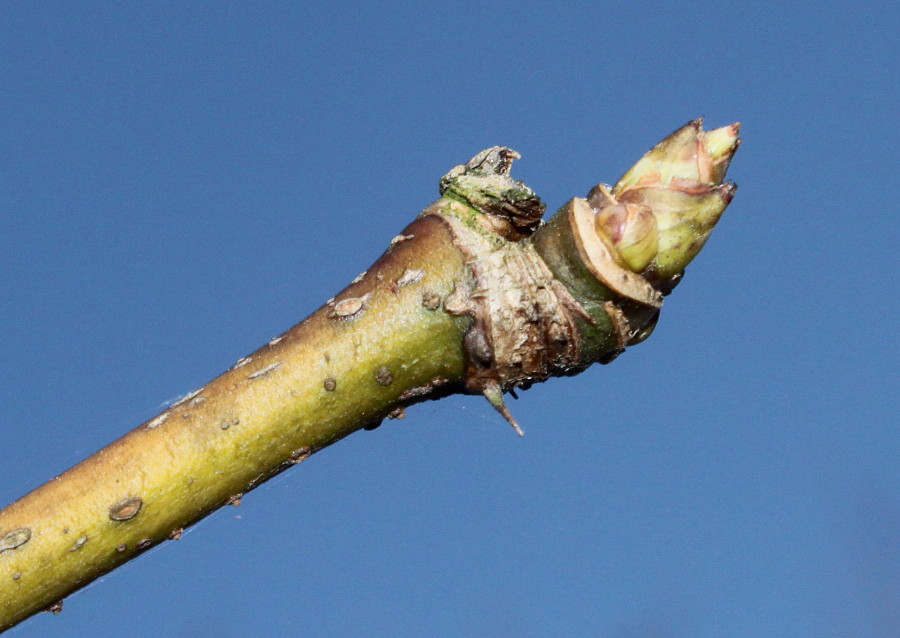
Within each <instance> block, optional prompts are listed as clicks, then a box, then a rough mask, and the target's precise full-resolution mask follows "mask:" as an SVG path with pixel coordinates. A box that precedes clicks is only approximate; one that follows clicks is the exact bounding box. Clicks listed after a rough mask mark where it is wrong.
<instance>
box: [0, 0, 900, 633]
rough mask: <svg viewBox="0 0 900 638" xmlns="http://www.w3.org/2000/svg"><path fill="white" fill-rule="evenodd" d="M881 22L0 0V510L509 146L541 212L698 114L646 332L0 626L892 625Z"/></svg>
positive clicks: (289, 308)
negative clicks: (698, 201) (689, 187)
mask: <svg viewBox="0 0 900 638" xmlns="http://www.w3.org/2000/svg"><path fill="white" fill-rule="evenodd" d="M898 14H900V12H898V9H897V5H896V3H888V2H884V3H879V2H860V3H848V4H846V5H844V4H839V3H824V4H823V3H821V2H816V3H812V2H795V3H770V2H758V3H750V2H746V3H646V4H643V3H635V2H627V3H594V2H572V3H558V2H553V3H550V2H523V3H509V4H505V5H500V4H496V3H473V2H464V1H463V2H453V3H399V2H398V3H356V2H339V1H338V2H335V1H331V2H303V3H299V2H297V3H293V2H291V3H288V2H284V3H268V2H257V3H200V2H197V3H168V2H166V3H158V2H151V3H118V2H116V3H103V2H79V3H69V2H40V3H36V2H9V1H7V2H4V3H3V4H2V6H0V87H2V88H0V149H2V150H0V352H2V355H3V358H4V362H3V366H2V369H0V441H2V443H0V449H2V455H0V504H5V503H8V502H10V501H12V500H14V499H15V498H17V497H19V496H21V495H22V494H24V493H25V492H26V491H28V490H30V489H32V488H34V487H35V486H37V485H38V484H40V483H42V482H43V481H45V480H47V479H49V478H51V477H52V476H54V475H56V474H58V473H59V472H61V471H63V470H64V469H66V468H67V467H69V466H71V465H73V464H74V463H76V462H78V461H79V460H81V459H82V458H83V457H85V456H87V455H88V454H90V453H92V452H93V451H95V450H96V449H98V448H100V447H102V446H103V445H104V444H106V443H108V442H110V441H111V440H113V439H115V438H117V437H118V436H120V435H121V434H123V433H124V432H126V431H127V430H129V429H131V428H133V427H135V426H136V425H138V424H139V423H141V422H143V421H145V420H147V419H148V418H150V417H152V416H153V415H154V414H156V413H157V412H159V411H160V410H161V409H162V408H164V407H165V405H166V404H167V402H168V401H171V400H173V399H175V398H177V397H178V396H180V395H182V394H184V393H185V392H187V391H189V390H192V389H193V388H196V387H199V386H200V385H202V384H203V383H205V382H206V381H207V380H209V379H210V378H212V377H214V376H216V375H217V374H218V373H219V372H221V371H224V370H225V369H226V368H227V367H228V366H230V365H231V364H232V363H233V362H234V361H235V360H236V359H237V358H239V357H241V356H243V355H245V354H247V353H249V352H251V351H252V350H254V349H255V348H257V347H258V346H260V345H262V344H263V343H265V342H266V341H267V340H268V339H269V338H270V337H272V336H274V335H276V334H279V333H281V332H282V331H284V330H285V329H287V328H288V327H290V326H291V325H293V324H294V323H296V322H297V321H299V320H300V319H302V318H303V317H305V316H306V315H307V314H309V313H310V312H312V311H313V310H315V309H316V308H317V307H318V306H319V305H321V304H322V303H323V302H324V301H325V300H326V299H327V298H329V297H330V296H332V295H333V294H334V293H335V292H337V291H338V290H340V289H341V288H342V287H343V286H344V285H345V284H346V283H347V282H349V280H350V279H352V278H353V277H354V276H355V275H356V274H357V273H359V272H360V271H361V270H363V269H365V268H366V267H367V266H368V265H369V264H370V263H371V262H372V261H373V260H374V259H375V258H377V257H378V255H379V254H380V253H381V252H382V251H383V249H384V248H385V247H386V246H387V243H388V241H389V240H390V238H391V237H392V236H393V235H394V234H395V233H396V232H397V231H399V230H400V229H402V228H403V227H404V226H405V225H406V224H407V223H408V222H409V221H410V220H411V219H412V218H413V216H415V215H416V214H417V212H418V211H419V210H420V209H421V208H423V207H424V206H425V205H427V204H428V203H429V202H431V201H432V200H433V199H434V198H435V197H436V196H437V182H438V178H439V177H440V176H441V175H443V174H444V173H445V172H446V171H447V170H448V169H449V168H450V167H452V166H453V165H455V164H458V163H461V162H464V161H465V160H467V159H469V158H470V157H471V156H472V155H474V154H475V153H476V152H477V151H479V150H481V149H483V148H485V147H488V146H491V145H495V144H503V145H507V146H510V147H512V148H514V149H516V150H518V151H519V152H521V153H522V159H521V160H519V161H518V162H517V163H516V164H515V166H514V167H513V175H514V176H515V177H518V178H520V179H523V180H525V181H526V182H527V183H528V184H529V185H530V186H532V187H533V188H534V189H535V190H536V191H537V192H538V193H539V194H541V196H542V197H543V198H544V200H545V201H546V202H547V203H548V206H549V208H550V209H551V210H553V209H555V208H556V207H558V206H559V205H561V204H562V203H564V202H565V201H566V200H567V199H569V198H570V197H572V196H574V195H583V194H585V193H586V192H587V190H588V189H589V188H590V187H591V186H593V185H594V184H595V183H597V182H598V181H607V182H612V181H614V180H615V179H616V178H617V177H618V176H619V175H620V174H621V173H622V172H623V171H624V170H625V169H626V168H627V167H628V166H629V165H630V164H631V163H632V162H634V161H635V160H637V159H638V158H639V157H640V155H641V154H642V153H643V152H644V151H646V150H647V149H648V148H649V147H650V146H651V145H652V144H654V143H655V142H656V141H658V140H659V139H661V138H662V137H664V136H665V135H666V134H668V133H669V132H671V131H672V130H673V129H675V128H677V127H678V126H680V125H682V124H683V123H685V122H686V121H688V120H690V119H693V118H695V117H697V116H701V115H703V116H705V117H706V118H707V119H706V122H707V126H708V127H710V128H711V127H715V126H721V125H723V124H727V123H729V122H731V121H734V120H740V121H741V122H742V123H743V128H742V137H743V145H742V146H741V148H740V150H739V152H738V154H737V156H736V158H735V160H734V162H733V164H732V167H731V170H730V173H729V175H730V177H731V178H732V179H734V180H735V181H736V182H737V183H738V184H739V185H740V188H739V190H738V193H737V196H736V198H735V200H734V202H733V203H732V205H731V207H730V208H729V209H728V211H727V212H726V214H725V216H724V217H723V219H722V222H721V224H720V225H719V227H718V228H717V229H716V231H715V232H714V234H713V236H712V238H711V240H710V242H709V243H708V245H707V247H706V248H705V249H704V251H703V253H702V254H701V255H700V257H699V258H698V259H697V260H696V261H695V262H694V264H692V265H691V267H690V268H689V269H688V272H687V276H686V277H685V280H684V282H683V283H682V284H681V285H680V286H679V288H678V289H677V290H676V291H675V294H673V295H672V296H671V297H669V298H668V299H667V301H666V307H665V309H664V311H663V314H662V318H661V321H660V325H659V327H658V328H657V330H656V332H655V334H654V335H653V337H652V338H651V339H650V340H649V341H647V342H646V343H644V344H641V345H640V346H638V347H636V348H634V349H633V350H629V352H627V353H626V354H625V355H623V356H622V357H620V358H619V359H618V360H616V361H615V362H614V363H613V364H612V365H609V366H595V367H593V368H591V369H590V370H588V371H587V372H585V373H584V374H582V375H580V376H578V377H575V378H567V379H561V380H552V381H550V382H548V383H545V384H542V385H539V386H536V387H534V388H533V389H531V390H529V391H528V392H525V393H523V394H521V395H520V399H519V400H518V401H514V402H512V404H511V406H510V407H511V409H512V410H513V411H514V413H515V414H516V415H517V417H518V419H519V421H520V422H521V424H522V426H523V428H524V429H525V432H526V435H525V437H524V438H523V439H519V438H518V437H516V436H515V435H514V434H513V433H512V431H511V429H510V428H509V426H508V425H507V424H506V423H505V422H504V421H503V420H502V419H501V418H500V417H499V416H498V415H497V414H496V413H494V411H493V410H492V409H491V408H490V407H489V406H488V404H487V403H486V402H485V401H484V400H483V399H479V398H478V397H453V398H449V399H446V400H443V401H440V402H430V403H427V404H423V405H419V406H416V407H414V408H412V409H410V410H408V412H407V417H406V419H404V420H402V421H390V422H387V423H386V424H385V426H383V427H381V428H379V429H377V430H375V431H373V432H361V433H357V434H355V435H353V436H351V437H349V438H348V439H345V440H344V441H342V442H340V443H339V444H337V445H335V446H333V447H331V448H328V449H326V450H325V451H323V452H321V453H319V454H317V455H315V456H314V457H313V458H311V459H310V460H309V461H307V462H305V463H303V464H302V465H301V466H300V467H298V468H296V469H293V470H291V471H289V472H287V473H286V474H284V475H282V476H281V477H280V478H278V479H276V480H274V481H272V482H270V483H268V484H266V485H264V486H263V487H261V488H260V489H258V490H256V491H254V492H252V493H250V494H249V495H248V496H246V497H245V498H244V501H243V505H242V506H241V507H239V508H226V509H225V510H223V511H220V512H218V513H217V514H215V515H214V516H212V517H211V518H209V519H206V520H205V521H203V522H202V523H200V524H199V525H197V526H196V527H195V528H194V529H192V530H191V531H190V532H189V533H187V534H186V535H185V536H184V538H182V539H181V540H180V541H179V542H171V543H165V544H164V545H163V546H161V547H158V548H156V549H155V550H153V551H151V552H149V553H148V554H146V555H144V556H143V557H142V558H140V559H139V560H137V561H136V562H134V563H132V564H129V565H126V566H125V567H123V568H120V569H119V570H117V571H116V572H114V573H113V574H111V575H108V576H106V577H104V578H103V579H102V580H100V581H99V582H97V583H96V584H94V585H93V586H91V587H90V588H88V589H87V590H84V591H82V592H80V593H78V594H77V595H75V596H73V597H70V598H69V599H67V600H66V601H65V607H64V609H63V612H62V614H61V615H59V616H52V615H50V614H42V615H40V616H38V617H36V618H33V619H31V620H30V621H28V622H26V623H24V624H23V625H20V626H19V627H18V628H17V629H16V630H14V631H11V632H10V633H9V635H10V636H15V637H16V638H30V637H41V638H53V637H56V636H65V637H71V636H97V637H101V636H102V637H105V636H126V635H127V636H130V637H132V638H139V637H145V636H146V637H149V636H154V637H158V636H173V637H179V638H180V637H185V638H187V637H193V636H197V635H208V636H217V637H221V638H239V637H245V636H276V635H279V636H280V635H303V636H315V637H332V636H333V637H339V636H362V635H366V636H438V637H444V636H446V637H459V636H485V637H506V636H511V637H512V636H515V637H517V638H522V637H539V636H600V637H604V638H605V637H609V638H722V637H729V638H745V637H746V638H759V637H762V636H790V637H792V638H806V637H809V638H813V637H815V638H823V637H824V638H832V637H834V638H838V637H854V638H856V637H861V636H866V637H872V638H897V637H898V636H900V500H898V494H900V463H898V461H900V428H898V421H900V419H898V414H900V405H898V394H900V392H898V391H900V384H898V376H900V375H898V366H897V360H898V355H900V351H898V350H900V348H898V339H897V336H896V334H895V331H896V328H897V316H898V314H900V307H898V301H897V297H898V278H897V272H898V260H897V249H896V243H897V204H896V197H897V195H896V194H897V191H898V190H900V179H898V177H897V170H898V166H900V162H898V159H900V158H898V152H897V148H898V136H897V128H898V127H897V124H898V120H897V103H898V101H900V89H898V82H897V68H898V62H900V60H898V54H897V41H896V31H895V30H896V25H897V22H898V19H900V15H898Z"/></svg>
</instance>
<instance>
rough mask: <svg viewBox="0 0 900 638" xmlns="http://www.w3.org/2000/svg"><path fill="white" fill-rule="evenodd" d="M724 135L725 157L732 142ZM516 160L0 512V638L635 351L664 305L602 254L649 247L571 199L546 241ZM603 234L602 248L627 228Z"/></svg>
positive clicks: (490, 170) (496, 159)
mask: <svg viewBox="0 0 900 638" xmlns="http://www.w3.org/2000/svg"><path fill="white" fill-rule="evenodd" d="M692 130H694V131H695V132H694V133H693V135H694V137H693V138H690V140H693V139H695V138H697V136H698V135H700V133H698V132H697V131H699V125H697V126H694V128H693V129H692ZM726 132H727V133H728V135H725V138H726V141H729V140H730V143H731V145H732V146H731V149H732V151H731V152H733V148H734V147H735V146H736V128H735V127H732V129H729V131H726ZM723 135H724V134H717V136H712V137H711V140H712V142H716V144H718V141H719V138H721V137H723ZM682 137H684V136H682ZM690 140H689V141H690ZM704 140H705V138H702V139H701V141H704ZM712 142H710V144H711V145H712V146H715V149H718V147H719V146H721V144H718V146H717V145H715V144H712ZM704 143H705V142H704ZM660 148H662V149H663V150H662V151H660V150H659V149H660ZM666 148H667V147H657V148H656V149H654V151H653V152H654V153H656V154H655V155H648V156H647V157H650V159H652V160H653V162H650V161H649V160H646V157H645V160H646V161H644V165H645V166H649V167H650V168H651V169H654V170H655V167H656V166H658V165H660V164H659V163H660V162H663V164H662V165H663V166H665V164H664V160H665V158H663V159H659V158H658V157H657V156H658V155H660V153H663V151H666ZM679 148H680V147H679ZM666 152H668V151H666ZM717 153H718V155H715V156H714V157H713V159H715V160H716V161H717V162H718V164H715V163H711V164H710V165H711V166H713V168H714V169H715V170H713V173H712V174H713V175H714V177H715V178H716V179H717V180H721V177H722V175H724V168H722V167H721V166H722V164H723V163H725V164H727V160H729V159H730V154H729V155H727V157H726V155H725V154H723V153H721V152H719V151H717ZM517 157H518V154H517V153H515V151H511V150H510V149H506V148H504V147H493V148H490V149H487V150H485V151H483V152H482V153H479V154H478V155H476V156H475V157H474V158H472V160H470V161H469V162H467V163H466V164H463V165H460V166H457V167H455V168H454V169H452V170H451V171H450V172H449V173H448V174H447V175H445V176H444V178H443V179H442V180H441V193H442V195H443V196H442V197H441V198H440V199H438V200H437V201H436V202H434V203H433V204H432V205H431V206H429V207H428V208H426V209H425V210H424V211H423V212H422V214H421V215H420V216H419V217H418V218H417V219H416V220H415V221H414V222H413V223H412V224H410V225H409V226H408V227H407V228H406V229H405V230H404V231H403V232H402V233H401V234H400V235H397V236H396V237H395V238H394V240H393V241H392V242H391V245H390V247H389V248H388V250H387V251H386V252H385V254H384V255H383V256H382V257H381V258H380V259H379V260H378V261H377V262H376V263H375V264H374V265H373V266H372V267H371V268H370V269H369V270H368V271H367V272H366V273H365V274H364V275H361V276H360V277H358V278H357V279H356V280H354V281H353V282H352V283H351V284H350V285H349V286H348V287H347V288H346V289H344V290H343V291H342V292H341V293H339V294H338V295H337V296H336V297H335V298H334V299H332V300H329V302H328V303H326V304H325V305H324V306H323V307H322V308H320V309H319V310H317V311H316V312H315V313H313V314H312V315H311V316H310V317H308V318H307V319H305V320H304V321H302V322H301V323H299V324H297V325H296V326H294V327H293V328H292V329H291V330H289V331H288V332H286V333H284V334H283V335H281V336H280V337H277V338H275V339H273V340H272V341H270V342H269V343H268V344H266V345H265V346H263V347H262V348H260V349H259V350H257V351H256V352H254V353H253V354H251V355H250V356H248V357H245V358H243V359H240V360H239V361H238V362H237V363H236V364H235V365H234V366H233V367H232V368H231V369H229V370H228V371H227V372H225V373H224V374H222V375H221V376H219V377H217V378H215V379H213V380H212V381H210V382H209V383H208V384H206V385H204V386H203V387H201V388H198V389H197V390H195V391H194V392H191V393H190V394H188V395H187V396H186V397H184V398H183V399H181V400H180V401H178V402H177V403H175V404H174V405H172V406H171V407H169V408H168V409H167V410H165V411H164V412H162V413H160V414H159V415H157V416H156V417H154V418H153V419H151V420H150V421H148V422H146V423H144V424H142V425H141V426H139V427H138V428H136V429H135V430H133V431H131V432H130V433H128V434H126V435H125V436H123V437H122V438H120V439H119V440H117V441H115V442H113V443H111V444H110V445H108V446H107V447H105V448H103V449H102V450H100V451H98V452H97V453H95V454H94V455H92V456H91V457H89V458H88V459H86V460H84V461H83V462H81V463H79V464H78V465H76V466H75V467H73V468H71V469H70V470H68V471H66V472H64V473H63V474H61V475H60V476H57V477H55V478H53V479H52V480H50V481H49V482H47V483H46V484H44V485H42V486H40V487H38V488H37V489H36V490H34V491H32V492H31V493H29V494H27V495H25V496H23V497H22V498H20V499H19V500H17V501H15V502H14V503H12V504H10V505H9V506H7V507H6V508H4V509H3V510H0V631H2V630H3V629H6V628H9V627H12V626H13V625H15V624H16V623H18V622H20V621H22V620H24V619H25V618H27V617H29V616H30V615H32V614H34V613H35V612H37V611H40V610H42V609H50V610H53V611H58V610H59V609H60V608H61V600H62V598H64V597H65V596H67V595H68V594H70V593H72V592H73V591H75V590H77V589H79V588H80V587H83V586H84V585H86V584H88V583H89V582H91V581H92V580H94V579H95V578H97V577H98V576H100V575H102V574H104V573H106V572H109V571H110V570H112V569H114V568H115V567H116V566H118V565H120V564H122V563H124V562H125V561H127V560H129V559H131V558H133V557H135V556H137V555H138V554H140V553H142V552H143V551H145V550H147V549H148V548H150V547H152V546H154V545H156V544H158V543H160V542H162V541H165V540H167V539H177V538H178V537H179V536H180V534H181V531H182V530H183V529H184V528H185V527H186V526H188V525H190V524H192V523H194V522H196V521H197V520H199V519H201V518H203V517H204V516H206V515H208V514H210V513H211V512H213V511H214V510H215V509H217V508H219V507H221V506H222V505H225V504H228V503H232V504H236V503H237V502H239V500H240V497H241V495H242V494H243V493H245V492H247V491H249V490H252V489H253V488H255V487H257V486H258V485H259V484H260V483H262V482H263V481H265V480H267V479H268V478H271V477H272V476H274V475H276V474H278V473H279V472H281V471H283V470H284V469H286V468H288V467H291V466H292V465H295V464H297V463H298V462H300V461H302V460H303V459H305V458H306V457H308V456H309V455H310V454H312V453H313V452H315V451H317V450H319V449H321V448H323V447H325V446H326V445H329V444H331V443H333V442H335V441H337V440H339V439H341V438H343V437H344V436H347V435H348V434H350V433H351V432H354V431H355V430H358V429H360V428H363V427H367V428H371V427H374V426H377V425H378V424H379V423H380V422H381V420H382V419H384V418H386V417H390V416H400V415H401V414H402V410H403V408H404V407H406V406H409V405H411V404H413V403H416V402H418V401H421V400H425V399H428V398H434V397H438V396H443V395H445V394H447V393H450V392H460V391H461V392H468V393H480V394H483V395H484V396H485V397H487V399H488V400H489V401H490V402H491V404H492V405H493V406H494V407H496V408H497V409H498V410H499V411H500V412H501V413H502V414H503V415H504V416H505V417H506V418H507V419H508V420H509V421H510V422H511V423H512V424H513V425H514V427H516V429H517V430H518V431H519V432H520V433H521V430H519V428H518V425H517V424H516V423H515V421H514V420H513V418H512V416H511V415H510V414H509V411H508V410H507V409H506V407H505V405H504V403H503V392H505V391H509V390H512V389H514V388H527V387H528V386H530V385H531V384H532V383H535V382H538V381H543V380H545V379H547V378H548V377H550V376H554V375H567V374H573V373H575V372H578V371H580V370H582V369H584V368H585V367H587V366H589V365H590V364H592V363H594V362H598V361H599V362H602V363H606V362H608V361H610V360H612V359H613V358H615V356H617V355H618V354H619V353H620V352H622V351H623V350H624V348H625V346H626V345H629V344H631V343H635V342H637V341H639V340H641V339H642V338H644V337H645V336H646V335H647V334H649V330H651V329H652V326H653V322H654V321H655V318H656V316H657V314H658V311H659V307H660V305H661V303H662V295H661V294H660V292H659V291H658V290H656V289H655V288H653V287H652V286H651V285H650V284H649V283H648V280H647V279H645V278H644V277H643V276H642V275H641V274H637V273H634V272H631V271H630V270H628V268H626V267H624V266H623V260H622V259H621V256H622V255H621V253H616V250H617V248H616V246H615V241H619V243H620V245H621V246H622V247H624V248H626V249H629V250H632V252H635V251H637V252H640V250H643V249H644V247H645V245H646V246H652V245H653V243H652V242H651V243H647V242H644V243H641V241H642V240H641V237H640V233H637V232H632V233H631V234H630V235H629V234H627V233H626V234H624V235H622V236H623V237H625V238H626V239H627V241H623V240H622V239H621V237H619V238H618V239H615V238H614V239H608V238H605V237H604V235H603V233H599V234H598V233H597V231H596V228H595V218H596V209H594V208H592V207H591V206H592V204H591V203H590V202H589V201H588V200H585V199H579V198H575V199H573V200H571V201H570V202H569V203H567V204H566V205H565V206H563V207H562V208H561V209H560V210H559V211H558V212H557V213H556V214H555V215H554V216H553V217H552V218H551V219H550V221H549V222H548V223H546V224H544V225H541V221H540V217H541V214H542V213H543V210H544V205H543V203H542V202H541V201H540V199H539V198H538V197H537V196H536V195H535V194H534V193H533V192H532V191H531V189H529V188H528V187H527V186H525V185H524V184H522V183H521V182H517V181H514V180H513V179H512V178H510V177H509V168H510V164H511V162H512V160H513V159H515V158H517ZM642 170H644V169H642ZM647 170H649V169H647ZM711 170H712V169H711ZM645 172H646V171H645ZM630 175H631V174H630ZM634 175H638V172H634ZM638 177H639V175H638ZM638 177H635V178H634V181H635V183H636V184H643V182H642V181H641V180H640V179H638ZM696 190H697V189H695V188H694V189H689V190H688V191H686V192H688V194H690V193H693V192H694V191H696ZM708 190H709V192H710V193H714V191H713V190H711V189H708ZM732 190H733V189H732ZM592 192H593V191H592ZM598 192H599V193H600V194H602V195H603V196H604V197H606V200H609V202H608V203H609V206H614V205H618V204H616V202H615V201H613V200H612V199H610V198H611V197H612V195H608V194H607V192H606V191H605V190H603V189H601V191H598ZM730 192H731V191H729V192H728V193H726V194H727V195H728V197H730ZM714 194H716V193H714ZM625 195H627V196H630V197H632V198H636V199H640V201H644V202H651V201H656V200H655V199H654V198H656V199H660V198H659V196H657V195H656V194H655V192H644V191H640V190H632V191H631V192H628V191H627V190H626V191H625ZM676 195H678V196H679V197H681V194H680V193H676ZM716 196H718V194H716ZM641 198H643V199H641ZM683 199H684V198H683V197H681V199H677V198H675V199H672V198H669V199H668V200H661V201H664V203H665V206H666V207H667V208H665V211H666V213H667V214H668V215H669V217H670V218H672V219H675V218H676V217H675V215H676V214H681V213H683V212H684V211H682V210H678V209H675V208H673V205H672V203H671V202H673V201H682V200H683ZM606 200H603V201H604V202H606ZM670 200H671V201H670ZM703 201H704V202H705V201H706V200H703ZM726 203H727V202H726ZM604 205H606V204H604ZM640 205H641V206H646V204H640ZM721 208H722V209H723V208H724V205H722V207H721ZM703 210H706V209H703ZM654 212H655V211H654ZM713 213H714V215H712V216H715V217H716V218H717V215H718V214H720V213H721V210H714V211H713ZM641 214H642V215H643V216H644V217H643V218H641V217H640V216H633V217H634V219H637V220H638V221H639V222H640V221H641V219H644V221H646V215H647V214H649V213H647V212H646V211H643V209H642V213H641ZM607 217H608V221H610V224H611V225H610V224H608V226H610V228H613V230H615V228H616V226H615V223H618V220H621V219H625V220H626V221H627V220H628V219H630V218H629V217H628V216H627V215H626V216H624V217H623V216H621V215H619V216H618V217H615V216H612V215H608V216H607ZM707 217H710V215H707ZM678 219H680V218H678ZM641 223H642V222H641ZM713 223H714V222H713ZM684 225H685V224H682V226H684ZM655 228H656V227H655V226H653V225H650V226H646V225H645V226H641V227H639V228H638V230H641V231H642V232H644V231H646V232H650V231H652V232H656V231H655ZM678 228H681V227H678ZM648 229H649V230H648ZM708 230H709V229H708V228H707V227H704V228H703V233H704V235H703V239H705V235H706V234H708ZM646 232H645V235H646ZM679 232H682V231H681V230H679ZM661 236H662V235H661ZM662 238H663V240H665V239H666V236H662ZM628 242H631V246H629V245H628ZM635 247H636V248H635ZM635 254H637V253H635ZM686 254H687V257H686V259H688V260H689V259H690V258H692V257H693V254H695V250H694V249H693V248H692V249H691V251H689V252H688V253H686ZM639 256H640V257H641V259H642V260H643V261H647V258H646V256H644V255H639ZM625 261H626V262H627V260H625ZM632 261H634V260H632ZM648 263H649V262H648ZM673 263H675V265H678V266H679V267H680V268H681V269H682V270H683V264H682V263H681V262H673ZM684 263H686V261H685V262H684ZM654 267H655V266H653V265H652V264H651V267H650V269H651V270H652V268H654ZM653 272H657V271H653ZM671 281H675V279H674V278H673V279H671Z"/></svg>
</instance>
